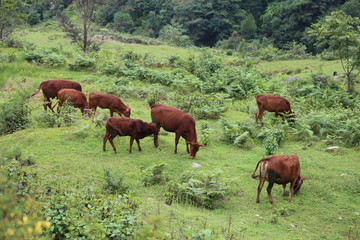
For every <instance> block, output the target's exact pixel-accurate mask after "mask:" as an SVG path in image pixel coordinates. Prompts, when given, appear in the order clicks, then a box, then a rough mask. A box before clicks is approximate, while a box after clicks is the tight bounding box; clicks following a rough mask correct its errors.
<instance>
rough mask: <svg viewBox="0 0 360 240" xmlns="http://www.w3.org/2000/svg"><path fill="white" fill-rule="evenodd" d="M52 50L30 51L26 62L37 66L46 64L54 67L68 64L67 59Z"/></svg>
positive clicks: (26, 53)
mask: <svg viewBox="0 0 360 240" xmlns="http://www.w3.org/2000/svg"><path fill="white" fill-rule="evenodd" d="M56 51H57V50H55V51H54V49H52V50H44V49H40V48H39V49H28V50H27V51H26V52H25V60H26V61H28V62H32V63H35V64H40V65H41V64H45V65H48V66H53V67H61V66H64V65H65V63H66V57H65V56H64V55H62V54H60V53H57V52H56Z"/></svg>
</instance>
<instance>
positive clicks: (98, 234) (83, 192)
mask: <svg viewBox="0 0 360 240" xmlns="http://www.w3.org/2000/svg"><path fill="white" fill-rule="evenodd" d="M137 208H138V204H137V203H136V202H135V201H133V200H132V198H131V197H129V196H125V195H123V196H120V195H103V194H102V193H101V192H99V191H98V189H95V188H87V189H83V188H81V189H80V188H75V189H71V190H67V191H59V190H57V191H56V194H54V195H51V196H50V201H49V204H48V206H47V207H46V209H45V214H46V215H47V216H48V218H47V220H48V221H49V222H50V223H51V227H50V228H49V230H48V231H47V233H48V235H50V237H51V238H53V239H114V240H115V239H127V238H129V237H130V236H131V235H132V234H133V233H134V232H135V229H136V227H137V225H138V222H137V220H136V217H135V213H136V210H137Z"/></svg>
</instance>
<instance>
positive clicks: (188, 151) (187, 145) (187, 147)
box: [185, 139, 190, 153]
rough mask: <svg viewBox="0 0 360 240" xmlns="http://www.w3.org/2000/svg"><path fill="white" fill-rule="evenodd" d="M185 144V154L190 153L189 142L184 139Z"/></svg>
mask: <svg viewBox="0 0 360 240" xmlns="http://www.w3.org/2000/svg"><path fill="white" fill-rule="evenodd" d="M185 144H186V152H187V153H190V150H189V142H188V141H187V140H186V139H185Z"/></svg>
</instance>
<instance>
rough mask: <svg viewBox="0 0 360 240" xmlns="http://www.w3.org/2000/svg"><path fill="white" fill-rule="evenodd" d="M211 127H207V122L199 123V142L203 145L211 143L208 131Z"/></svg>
mask: <svg viewBox="0 0 360 240" xmlns="http://www.w3.org/2000/svg"><path fill="white" fill-rule="evenodd" d="M211 130H212V129H211V128H210V127H209V124H208V122H204V123H202V124H201V125H200V142H201V143H202V144H204V145H205V146H209V145H210V143H211V138H210V132H211Z"/></svg>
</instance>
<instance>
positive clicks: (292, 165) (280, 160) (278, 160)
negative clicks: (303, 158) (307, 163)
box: [251, 155, 308, 204]
mask: <svg viewBox="0 0 360 240" xmlns="http://www.w3.org/2000/svg"><path fill="white" fill-rule="evenodd" d="M259 164H260V181H259V186H258V193H257V198H256V202H257V203H259V202H260V192H261V189H262V187H263V186H264V183H265V180H266V181H268V182H269V185H268V187H267V189H266V190H267V193H268V197H269V202H270V203H271V204H273V203H274V202H273V199H272V196H271V189H272V187H273V186H274V183H276V184H282V185H283V193H282V195H283V196H285V188H286V184H287V183H290V193H289V202H291V201H292V195H293V194H296V193H297V192H298V191H299V190H300V187H301V185H302V183H303V181H304V180H306V179H308V178H306V177H302V176H300V162H299V157H298V156H296V155H272V156H269V157H267V158H263V159H261V160H260V161H259V162H258V163H257V165H256V168H255V170H254V172H253V174H252V175H251V177H252V178H254V179H257V178H259V176H256V175H255V173H256V170H257V168H258V166H259Z"/></svg>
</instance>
